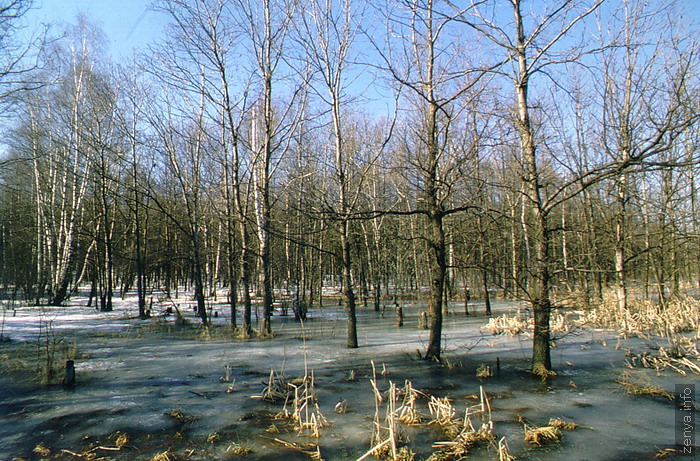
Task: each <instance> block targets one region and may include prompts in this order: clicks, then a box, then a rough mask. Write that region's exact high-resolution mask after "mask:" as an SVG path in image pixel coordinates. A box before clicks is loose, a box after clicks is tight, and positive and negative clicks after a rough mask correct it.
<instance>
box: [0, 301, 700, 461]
mask: <svg viewBox="0 0 700 461" xmlns="http://www.w3.org/2000/svg"><path fill="white" fill-rule="evenodd" d="M221 299H222V300H223V299H225V298H221ZM168 302H169V301H168ZM175 302H176V303H178V304H179V305H178V308H179V309H180V310H181V311H182V312H183V315H184V316H185V317H186V318H187V319H188V320H189V321H190V322H191V323H192V324H196V322H197V318H196V317H195V315H194V312H192V310H191V308H190V307H189V306H190V305H192V304H194V303H193V302H192V301H190V300H188V299H186V298H181V299H180V301H177V300H176V301H175ZM84 304H85V299H81V298H79V299H77V300H76V301H75V302H71V303H69V304H68V305H67V306H66V307H60V308H48V307H44V308H38V307H21V308H19V309H17V310H16V311H13V310H5V312H4V314H5V315H4V318H1V319H0V322H2V332H3V336H5V337H9V338H10V339H11V342H0V355H5V354H9V353H18V352H16V351H21V350H22V347H25V348H29V349H30V350H31V351H34V350H36V346H35V345H34V343H33V341H36V339H37V338H38V337H39V335H40V334H42V332H44V334H45V332H46V326H47V325H49V326H50V328H49V330H50V331H51V333H52V334H53V335H54V336H55V337H56V338H60V339H62V340H65V341H67V342H71V343H72V344H75V347H76V349H77V352H76V354H75V355H76V359H75V362H76V370H77V372H76V375H77V386H76V388H75V389H74V390H64V389H63V388H62V387H61V386H60V385H56V386H44V387H41V386H38V385H35V384H32V383H29V382H22V381H20V380H18V379H17V376H23V375H21V374H13V373H11V372H8V373H6V374H5V375H3V376H0V460H2V461H4V460H8V461H9V460H11V459H13V457H15V456H23V457H25V458H26V459H32V457H33V456H34V457H36V459H38V457H37V455H35V454H33V453H32V449H33V448H34V447H36V446H37V445H38V444H39V443H43V444H44V445H45V446H46V447H48V448H49V449H50V450H51V451H52V453H54V454H60V453H61V450H69V451H71V452H74V453H79V452H80V451H81V450H84V449H85V448H86V447H88V446H89V444H90V443H93V444H95V446H98V445H101V446H107V445H110V446H114V442H113V441H110V439H109V438H108V436H109V435H110V434H113V433H115V432H116V431H121V432H125V433H127V434H128V435H129V437H130V442H129V444H128V445H127V446H126V447H125V448H123V449H122V450H121V451H96V452H95V453H96V454H99V455H100V456H104V457H107V458H109V459H119V460H127V459H128V460H132V459H146V460H147V459H150V458H151V457H152V456H154V455H155V454H157V453H162V452H164V451H165V450H166V449H168V448H170V449H171V450H172V452H173V453H177V454H180V455H182V454H183V453H185V451H186V450H193V451H192V452H188V453H190V455H189V456H190V459H229V458H227V455H226V454H225V451H226V449H227V447H229V446H230V445H231V444H234V443H235V444H239V445H243V446H245V447H247V448H250V449H251V450H252V453H250V454H248V455H245V456H242V459H260V460H266V459H269V460H277V459H282V457H284V458H285V459H287V460H295V459H309V456H308V455H307V454H303V453H301V452H299V451H297V450H293V449H290V448H285V447H284V446H282V445H281V444H280V443H279V442H277V441H275V440H274V439H275V438H278V439H281V440H286V441H296V442H298V443H301V442H304V441H306V442H313V443H318V446H319V447H320V450H321V454H322V456H323V457H324V458H325V459H326V460H355V459H357V458H358V457H360V456H361V455H362V454H364V453H365V452H366V451H367V450H368V449H369V448H370V437H371V432H372V415H373V413H374V400H373V397H372V396H373V393H372V387H371V385H370V383H369V378H370V377H371V361H372V360H373V361H374V362H375V363H376V364H377V368H378V369H380V370H381V369H386V371H387V373H386V375H385V376H380V377H379V387H380V388H381V389H382V390H385V389H386V388H387V387H388V386H389V381H393V382H395V383H396V384H397V385H400V386H402V385H403V384H404V382H405V380H411V381H412V383H413V386H414V388H417V389H422V390H424V391H426V392H427V393H430V394H432V395H436V396H438V397H442V396H449V397H450V398H451V399H452V400H453V402H454V403H455V406H456V407H457V409H458V411H460V412H463V411H464V409H465V408H466V406H467V405H470V404H471V403H472V402H470V400H469V399H468V396H470V395H473V394H476V393H478V391H479V386H480V385H483V386H484V389H485V390H486V392H487V393H488V394H489V395H491V396H492V399H491V407H492V415H493V420H494V422H495V432H496V433H497V435H498V436H499V437H501V436H505V437H506V439H507V440H508V444H509V446H510V450H511V453H512V454H515V455H516V456H517V457H518V459H532V460H561V459H574V460H596V461H597V460H622V459H654V455H655V454H656V452H657V447H658V448H665V447H669V446H672V445H673V444H674V405H673V403H672V402H668V401H664V400H662V399H653V398H648V397H635V396H630V395H627V394H626V393H625V392H624V391H623V390H622V389H621V388H620V386H619V385H618V384H617V383H616V382H615V380H616V379H618V378H619V376H620V374H621V373H622V372H623V371H630V372H631V373H632V376H633V377H634V379H639V380H648V381H649V382H650V383H653V384H655V385H658V386H661V387H663V388H664V389H666V390H668V391H670V392H673V387H674V384H676V383H696V384H700V383H698V379H697V376H690V375H689V376H685V377H683V376H680V375H677V374H673V373H671V372H669V373H660V374H657V373H652V372H650V371H649V370H627V368H626V367H625V366H624V355H625V348H628V347H632V348H635V350H642V349H644V348H647V344H645V343H644V342H643V341H641V340H637V339H630V340H620V341H618V340H617V338H616V336H615V335H614V334H612V333H609V332H603V331H597V330H589V329H586V330H581V331H578V332H576V333H575V334H571V335H569V336H567V337H565V338H564V339H562V340H561V341H559V343H558V347H557V348H556V349H554V350H553V351H552V353H553V354H552V359H553V365H554V367H555V368H556V369H557V370H558V372H559V376H557V377H555V378H553V379H551V380H550V381H548V382H547V383H543V382H541V381H540V380H538V379H536V378H534V377H533V376H531V375H529V374H528V373H527V372H526V371H525V370H526V369H527V368H528V362H529V357H530V340H529V339H527V338H524V337H516V338H509V337H507V336H491V335H490V334H488V333H487V332H486V331H485V330H483V329H482V328H481V326H483V325H484V324H486V322H487V318H486V317H485V316H483V315H482V314H480V315H472V316H468V317H467V316H464V314H463V313H462V312H463V311H462V306H461V304H459V303H456V304H455V305H454V306H453V308H454V310H455V311H456V312H455V313H454V314H452V315H449V316H448V317H447V318H446V321H445V328H444V346H445V353H444V358H445V359H446V362H447V363H450V364H452V365H453V366H451V367H444V366H442V367H441V366H439V365H438V364H435V363H428V362H425V361H423V360H420V359H419V358H418V356H417V352H416V351H417V350H420V351H422V350H424V348H425V345H426V344H427V340H428V332H427V331H426V330H419V329H418V328H417V324H418V316H419V313H420V311H421V310H424V309H425V306H424V305H422V304H420V303H417V302H416V303H407V302H402V305H403V306H404V312H405V314H406V319H405V325H404V327H402V328H398V327H396V325H395V316H394V313H393V310H391V309H387V310H386V312H385V315H384V317H382V316H381V314H380V313H377V312H374V311H373V310H362V309H361V310H360V311H359V313H358V323H359V327H358V334H359V340H360V347H359V348H358V349H354V350H349V349H346V348H345V347H344V345H345V341H346V331H345V322H344V314H343V310H342V308H341V307H340V306H337V305H333V304H335V303H334V302H330V301H329V302H327V303H326V304H325V305H324V308H323V309H321V310H318V309H316V310H311V311H310V313H309V320H308V321H307V322H306V323H305V324H304V325H303V327H302V325H300V324H298V323H296V322H294V320H293V317H281V316H275V317H274V319H273V330H274V331H275V333H276V337H275V338H273V339H265V340H262V339H249V340H241V339H233V338H230V336H227V335H226V334H225V329H224V328H223V324H225V323H227V322H228V319H227V317H226V313H227V307H226V306H224V305H223V304H213V305H212V312H214V311H218V312H219V316H218V317H216V318H215V319H214V321H215V322H216V323H218V324H219V325H220V328H219V329H212V331H211V332H210V333H211V334H210V336H208V337H206V336H204V335H201V334H196V331H195V332H194V333H193V329H192V328H190V327H177V326H176V325H175V324H174V316H164V315H161V314H162V313H163V312H164V310H165V308H166V307H167V305H168V304H167V303H166V302H163V303H159V302H158V301H156V302H154V307H153V313H154V317H153V318H152V319H149V320H138V319H137V318H136V313H137V312H136V307H135V300H134V299H133V298H127V299H125V300H123V301H122V300H115V310H114V312H111V313H102V312H98V311H96V310H94V308H93V309H91V308H86V307H84ZM472 307H473V308H474V307H475V308H476V309H477V311H483V305H482V304H480V303H479V302H475V303H472ZM516 307H517V306H516V305H515V304H514V303H512V302H496V303H495V304H494V314H496V315H498V314H500V313H502V312H505V311H511V310H514V309H516ZM3 319H4V320H3ZM217 332H218V333H217ZM22 342H26V343H24V344H23V343H22ZM32 355H33V353H29V354H28V357H32ZM10 358H11V357H9V356H8V357H7V360H9V359H10ZM497 358H498V361H499V362H500V364H501V371H500V374H498V375H497V376H494V377H493V378H490V379H477V378H476V377H475V370H476V368H477V367H478V366H479V365H481V364H488V365H490V366H492V367H494V366H495V363H496V360H497ZM58 359H59V360H63V358H62V357H60V358H58ZM226 366H230V367H231V370H232V376H231V377H232V379H235V384H233V388H232V389H230V386H231V383H224V382H222V381H221V378H222V377H223V376H224V374H225V367H226ZM305 368H306V369H308V370H313V372H314V376H315V382H316V390H317V397H318V401H319V405H320V409H321V411H322V412H323V414H324V415H325V416H326V417H327V418H329V419H330V420H331V423H332V425H331V426H330V427H327V428H325V429H322V431H321V437H320V438H319V439H318V440H316V439H309V438H305V437H300V438H297V435H296V433H287V432H286V431H285V430H284V429H283V425H282V423H279V422H277V423H275V421H274V420H271V419H270V418H269V416H268V413H270V412H272V413H277V412H279V411H280V410H281V409H282V404H270V403H267V402H264V401H262V400H260V399H259V398H254V396H255V397H257V396H259V395H260V394H261V392H262V390H263V388H264V386H265V384H264V383H265V382H267V379H268V375H269V373H270V370H271V369H274V370H275V371H276V372H280V373H284V374H285V375H287V376H289V377H297V376H301V375H303V373H304V370H305ZM352 371H354V373H355V375H356V377H357V379H356V380H354V381H350V380H348V376H349V375H350V374H351V372H352ZM231 390H232V392H230V391H231ZM343 400H345V401H347V405H348V408H349V411H348V412H347V413H344V414H336V413H334V411H333V409H334V407H335V405H336V404H337V403H338V402H340V401H343ZM420 408H421V410H422V412H423V413H424V415H425V416H426V417H428V411H427V405H426V403H425V402H420ZM174 409H180V410H181V411H182V413H184V414H185V415H188V416H191V417H192V418H194V420H192V421H189V422H184V421H182V420H180V421H178V420H176V419H174V418H172V417H170V416H168V415H167V413H169V412H171V411H172V410H174ZM551 417H560V418H563V419H566V420H572V421H575V422H576V423H578V424H579V425H582V426H585V427H582V428H579V429H577V430H575V431H567V432H565V433H564V436H563V439H562V441H561V442H560V443H557V444H554V445H551V446H547V447H544V448H533V447H530V446H527V445H526V444H525V443H524V442H523V425H522V422H523V421H525V422H527V423H528V424H536V425H544V424H546V423H547V422H548V421H549V418H551ZM272 424H275V425H276V427H280V428H282V432H281V433H278V434H274V433H271V432H269V431H268V430H269V428H270V425H272ZM215 432H216V433H218V434H219V437H220V438H219V440H218V441H214V443H209V442H207V439H208V438H209V436H210V435H211V434H213V433H215ZM407 432H408V434H409V435H410V440H408V442H407V443H408V446H409V447H411V449H412V450H413V451H415V452H416V454H417V458H416V459H426V458H427V457H428V456H429V454H430V452H431V451H432V448H431V444H432V443H433V442H435V441H436V440H440V435H439V434H438V433H437V432H436V431H435V429H434V428H433V427H432V426H431V427H421V428H418V429H416V428H411V429H407ZM210 441H211V440H210ZM62 456H63V458H62V459H78V458H77V457H74V456H73V455H70V454H68V453H66V452H64V453H63V455H62ZM671 456H673V455H671ZM495 458H497V455H496V453H495V450H493V449H490V450H488V449H478V450H476V451H475V452H474V453H473V454H471V455H470V457H469V459H476V460H486V459H495ZM230 459H236V458H235V457H233V456H232V457H230Z"/></svg>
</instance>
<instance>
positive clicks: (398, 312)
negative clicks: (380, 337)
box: [396, 306, 403, 327]
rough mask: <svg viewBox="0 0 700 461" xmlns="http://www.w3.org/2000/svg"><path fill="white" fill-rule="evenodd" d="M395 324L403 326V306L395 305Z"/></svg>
mask: <svg viewBox="0 0 700 461" xmlns="http://www.w3.org/2000/svg"><path fill="white" fill-rule="evenodd" d="M396 326H397V327H402V326H403V307H401V306H396Z"/></svg>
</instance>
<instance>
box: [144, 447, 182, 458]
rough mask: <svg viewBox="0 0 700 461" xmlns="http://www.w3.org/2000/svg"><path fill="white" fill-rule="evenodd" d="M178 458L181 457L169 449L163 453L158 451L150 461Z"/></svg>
mask: <svg viewBox="0 0 700 461" xmlns="http://www.w3.org/2000/svg"><path fill="white" fill-rule="evenodd" d="M178 459H180V457H179V456H178V455H176V454H175V453H173V452H172V451H170V449H168V450H166V451H164V452H162V453H158V454H157V455H155V456H154V457H153V458H151V459H150V460H149V461H176V460H178Z"/></svg>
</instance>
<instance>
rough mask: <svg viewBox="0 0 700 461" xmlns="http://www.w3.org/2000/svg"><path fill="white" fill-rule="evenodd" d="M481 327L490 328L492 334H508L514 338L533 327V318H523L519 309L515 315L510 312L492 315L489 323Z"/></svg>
mask: <svg viewBox="0 0 700 461" xmlns="http://www.w3.org/2000/svg"><path fill="white" fill-rule="evenodd" d="M481 328H483V329H485V330H488V331H489V332H490V333H491V334H492V335H508V336H510V337H511V338H513V337H515V336H518V335H519V334H521V333H525V332H527V331H528V330H529V329H532V320H531V319H530V320H526V319H523V318H522V317H521V314H520V310H518V313H517V315H516V316H514V317H511V316H509V315H508V314H503V315H501V316H499V317H492V318H490V319H489V323H487V324H486V325H484V326H483V327H481Z"/></svg>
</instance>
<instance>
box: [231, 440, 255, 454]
mask: <svg viewBox="0 0 700 461" xmlns="http://www.w3.org/2000/svg"><path fill="white" fill-rule="evenodd" d="M252 452H253V450H252V449H250V448H248V447H246V446H243V445H241V444H239V443H232V444H231V445H229V446H228V448H226V454H227V455H229V456H242V455H249V454H251V453H252Z"/></svg>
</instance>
